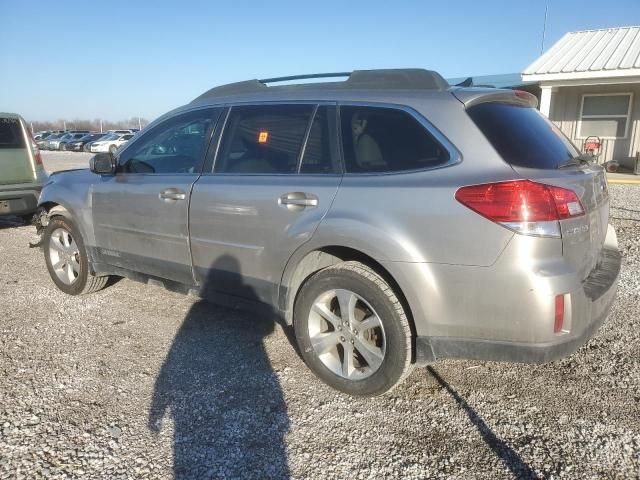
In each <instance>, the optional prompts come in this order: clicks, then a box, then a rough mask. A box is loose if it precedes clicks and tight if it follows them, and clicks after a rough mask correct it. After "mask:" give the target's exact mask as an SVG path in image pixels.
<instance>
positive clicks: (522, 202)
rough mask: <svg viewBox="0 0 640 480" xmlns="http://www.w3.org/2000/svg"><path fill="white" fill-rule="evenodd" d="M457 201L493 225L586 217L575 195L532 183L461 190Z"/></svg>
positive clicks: (510, 183) (482, 186) (491, 185)
mask: <svg viewBox="0 0 640 480" xmlns="http://www.w3.org/2000/svg"><path fill="white" fill-rule="evenodd" d="M455 197H456V200H458V201H459V202H460V203H462V204H463V205H465V206H466V207H469V208H470V209H471V210H474V211H475V212H477V213H479V214H480V215H482V216H484V217H487V218H488V219H490V220H493V221H494V222H501V223H502V222H509V223H513V222H547V221H552V220H561V219H564V218H570V217H577V216H579V215H582V214H584V209H583V208H582V204H581V203H580V200H579V199H578V196H577V195H576V194H575V192H573V191H571V190H567V189H565V188H560V187H554V186H551V185H545V184H542V183H536V182H532V181H530V180H514V181H511V182H497V183H485V184H482V185H471V186H468V187H462V188H459V189H458V191H457V192H456V195H455Z"/></svg>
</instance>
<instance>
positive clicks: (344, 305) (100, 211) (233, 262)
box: [40, 70, 620, 395]
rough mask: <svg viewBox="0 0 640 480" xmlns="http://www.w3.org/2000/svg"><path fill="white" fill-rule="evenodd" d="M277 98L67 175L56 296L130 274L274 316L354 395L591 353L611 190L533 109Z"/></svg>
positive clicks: (228, 96)
mask: <svg viewBox="0 0 640 480" xmlns="http://www.w3.org/2000/svg"><path fill="white" fill-rule="evenodd" d="M331 76H334V74H333V75H331ZM294 78H298V79H303V78H308V77H307V76H301V77H294ZM277 80H282V79H275V80H274V79H272V80H268V81H267V80H265V81H257V80H254V81H247V82H241V83H238V84H231V85H226V86H222V87H218V88H214V89H212V90H210V91H208V92H206V93H204V94H203V95H201V96H200V97H198V98H196V99H195V100H194V101H193V102H191V103H190V104H188V105H185V106H184V107H182V108H179V109H176V110H174V111H172V112H171V113H169V114H167V115H165V116H163V117H161V118H160V119H158V120H156V121H155V122H153V123H152V124H151V125H149V126H148V127H147V128H145V129H144V130H143V131H142V132H141V133H140V134H139V135H138V136H136V138H135V139H134V140H133V141H131V142H130V143H129V144H127V145H126V146H125V147H124V148H122V149H120V150H119V151H118V152H117V153H116V154H115V155H112V154H111V153H106V154H99V155H96V156H95V157H94V158H93V159H92V160H91V169H90V170H84V171H75V172H65V173H61V174H56V175H53V176H52V177H51V181H50V182H49V183H48V184H47V186H46V187H45V188H44V190H43V192H42V196H41V199H40V202H41V205H42V206H43V208H45V209H46V211H45V213H46V215H44V214H43V215H44V217H43V219H44V222H45V223H46V225H47V226H46V230H45V232H44V236H43V245H44V256H45V261H46V265H47V268H48V270H49V273H50V275H51V278H52V279H53V282H54V283H55V284H56V285H57V286H58V288H60V289H61V290H62V291H63V292H66V293H69V294H80V293H87V292H91V291H95V290H97V289H99V288H101V287H103V286H104V285H105V283H106V282H107V278H108V276H109V275H122V276H128V277H130V278H134V279H138V280H142V281H153V282H156V283H162V284H164V285H165V286H166V287H167V288H171V289H172V290H182V291H190V290H191V291H195V292H198V293H199V294H200V295H202V296H203V297H205V298H208V299H211V300H214V301H219V302H222V303H228V304H231V305H234V306H236V305H238V304H240V303H245V304H247V305H252V306H255V307H257V306H259V305H263V306H264V305H266V306H267V307H266V310H265V311H267V312H272V309H273V310H275V312H276V313H278V314H279V316H281V318H282V319H283V321H284V322H285V323H286V324H288V325H293V329H294V331H295V338H296V341H297V344H298V347H299V351H300V353H301V355H302V357H303V358H304V360H305V362H306V363H307V365H308V366H309V367H310V368H311V370H313V372H315V374H316V375H317V376H318V377H319V378H321V379H322V380H323V381H325V382H326V383H327V384H329V385H331V386H333V387H335V388H337V389H339V390H341V391H343V392H346V393H349V394H352V395H378V394H381V393H384V392H387V391H389V390H390V389H391V388H393V387H394V386H395V385H397V384H398V383H399V382H401V381H402V380H403V379H404V378H406V376H407V374H408V373H409V372H410V371H411V369H412V368H413V367H414V366H416V365H425V364H428V363H431V362H434V361H436V360H439V359H443V358H467V359H480V360H499V361H513V362H528V363H539V362H548V361H551V360H554V359H557V358H560V357H563V356H566V355H568V354H570V353H571V352H573V351H575V350H576V349H577V348H578V347H579V346H581V345H582V344H584V343H585V342H586V341H587V340H588V339H589V338H590V337H591V336H592V335H594V334H595V332H596V330H597V329H598V327H599V326H600V325H601V323H602V322H603V321H604V319H605V317H606V316H607V314H608V312H609V309H610V307H611V304H612V302H613V300H614V297H615V292H616V286H617V278H618V273H619V269H620V254H619V252H618V247H617V240H616V233H615V231H614V229H613V228H612V227H611V226H610V225H609V224H608V217H609V203H610V200H609V194H608V189H607V181H606V177H605V175H604V172H603V170H602V168H601V167H600V166H598V165H594V164H591V163H589V162H587V161H586V160H585V159H583V158H582V157H581V155H580V152H579V151H578V150H577V148H576V147H575V146H574V145H572V144H571V142H570V141H569V140H567V138H566V137H564V135H563V134H562V133H561V132H560V131H559V130H558V129H557V128H556V127H555V126H554V125H553V124H551V123H550V122H549V121H548V120H547V119H546V118H545V117H544V116H542V115H541V114H540V113H539V112H538V111H537V110H536V108H535V106H536V99H535V97H533V96H532V95H530V94H528V93H526V92H520V91H512V90H499V89H487V88H464V87H450V86H449V85H448V84H447V83H446V81H445V80H444V79H443V78H442V77H441V76H440V75H438V74H437V73H435V72H430V71H425V70H382V71H375V70H373V71H355V72H352V73H351V74H350V76H349V77H348V79H347V80H346V81H344V82H342V83H335V82H332V83H328V84H321V83H316V84H307V85H295V86H291V85H287V86H268V85H269V84H270V82H272V81H277ZM288 80H291V78H289V79H288ZM240 361H241V360H240Z"/></svg>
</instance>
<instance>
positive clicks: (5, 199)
mask: <svg viewBox="0 0 640 480" xmlns="http://www.w3.org/2000/svg"><path fill="white" fill-rule="evenodd" d="M41 190H42V185H39V184H33V185H31V184H30V185H28V186H18V187H16V186H8V185H0V216H2V215H25V214H29V213H33V212H35V211H36V210H37V208H38V198H39V197H40V191H41Z"/></svg>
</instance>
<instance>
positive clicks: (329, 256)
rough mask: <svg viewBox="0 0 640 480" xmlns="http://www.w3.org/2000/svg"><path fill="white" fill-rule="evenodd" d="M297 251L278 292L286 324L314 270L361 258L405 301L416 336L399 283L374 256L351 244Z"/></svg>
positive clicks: (411, 324)
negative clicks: (302, 251)
mask: <svg viewBox="0 0 640 480" xmlns="http://www.w3.org/2000/svg"><path fill="white" fill-rule="evenodd" d="M297 253H298V254H297V255H296V254H294V255H293V257H292V258H291V259H290V261H289V262H288V264H287V268H286V269H285V271H284V273H283V276H282V280H281V283H280V289H279V295H278V307H279V309H280V311H281V312H282V314H283V317H284V320H285V322H286V324H287V325H293V306H294V304H295V301H296V298H297V295H298V292H299V291H300V288H301V287H302V285H303V284H304V283H305V282H306V281H307V280H308V279H309V278H310V277H311V276H312V275H313V274H314V273H316V272H318V271H320V270H322V269H324V268H327V267H329V266H331V265H335V264H338V263H341V262H346V261H358V262H360V263H363V264H365V265H367V266H368V267H369V268H371V269H372V270H374V271H375V272H376V273H377V274H378V275H380V276H381V277H382V278H383V279H384V280H385V281H386V282H387V283H388V284H389V286H391V288H392V289H393V291H394V293H395V294H396V296H397V297H398V299H399V300H400V302H401V303H402V306H403V308H404V310H405V314H406V315H407V318H408V319H409V324H410V326H411V333H412V335H413V337H414V338H415V335H416V331H415V326H414V322H413V315H412V312H411V307H410V305H409V302H408V301H407V298H406V297H405V295H404V292H403V291H402V288H401V286H400V284H399V283H398V282H397V281H396V279H395V278H394V276H393V275H392V274H391V273H390V272H389V271H388V269H386V268H385V267H384V266H383V265H382V264H381V263H380V262H378V261H377V260H376V259H375V258H373V257H372V256H371V255H369V254H367V253H365V252H363V251H361V250H358V249H355V248H352V247H345V246H340V245H326V246H322V247H316V248H314V249H313V250H311V251H308V252H306V253H300V252H297ZM296 257H297V258H296Z"/></svg>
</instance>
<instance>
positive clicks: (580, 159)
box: [556, 155, 590, 169]
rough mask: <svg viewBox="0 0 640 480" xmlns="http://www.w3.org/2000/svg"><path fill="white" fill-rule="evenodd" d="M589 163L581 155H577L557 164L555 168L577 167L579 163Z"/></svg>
mask: <svg viewBox="0 0 640 480" xmlns="http://www.w3.org/2000/svg"><path fill="white" fill-rule="evenodd" d="M589 163H590V162H589V160H588V159H587V158H585V157H584V156H583V155H578V156H577V157H573V158H572V159H571V160H568V161H566V162H564V163H561V164H559V165H558V166H557V167H556V168H558V169H561V168H568V167H579V166H580V165H589Z"/></svg>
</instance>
